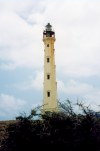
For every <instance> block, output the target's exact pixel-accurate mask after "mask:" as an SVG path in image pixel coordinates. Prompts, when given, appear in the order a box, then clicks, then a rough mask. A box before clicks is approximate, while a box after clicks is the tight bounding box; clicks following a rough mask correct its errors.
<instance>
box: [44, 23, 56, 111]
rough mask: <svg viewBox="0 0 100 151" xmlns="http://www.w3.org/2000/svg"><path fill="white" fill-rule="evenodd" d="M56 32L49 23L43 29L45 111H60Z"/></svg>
mask: <svg viewBox="0 0 100 151" xmlns="http://www.w3.org/2000/svg"><path fill="white" fill-rule="evenodd" d="M55 40H56V39H55V32H54V31H53V30H52V26H51V25H50V23H48V24H47V25H46V26H45V30H44V31H43V42H44V83H43V111H44V112H45V111H50V112H56V111H58V101H57V82H56V65H55V49H54V42H55Z"/></svg>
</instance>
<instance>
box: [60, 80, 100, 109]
mask: <svg viewBox="0 0 100 151" xmlns="http://www.w3.org/2000/svg"><path fill="white" fill-rule="evenodd" d="M58 92H59V93H60V92H62V93H63V94H64V93H65V94H66V95H67V96H69V97H70V96H75V97H76V99H77V98H78V99H79V101H83V102H84V103H85V105H90V106H91V107H92V108H93V109H98V110H100V108H99V105H100V88H97V87H94V86H93V85H92V84H87V83H83V82H78V81H75V80H69V81H68V82H67V83H64V82H62V81H58ZM74 101H75V100H74Z"/></svg>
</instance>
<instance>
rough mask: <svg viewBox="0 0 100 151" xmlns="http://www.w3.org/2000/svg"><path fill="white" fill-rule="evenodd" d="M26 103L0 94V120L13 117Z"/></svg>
mask: <svg viewBox="0 0 100 151" xmlns="http://www.w3.org/2000/svg"><path fill="white" fill-rule="evenodd" d="M25 106H26V101H25V100H22V99H17V98H16V97H14V96H12V95H9V94H3V93H1V94H0V118H5V117H6V118H7V117H9V118H10V117H15V116H17V115H18V114H19V113H20V112H22V110H24V109H25Z"/></svg>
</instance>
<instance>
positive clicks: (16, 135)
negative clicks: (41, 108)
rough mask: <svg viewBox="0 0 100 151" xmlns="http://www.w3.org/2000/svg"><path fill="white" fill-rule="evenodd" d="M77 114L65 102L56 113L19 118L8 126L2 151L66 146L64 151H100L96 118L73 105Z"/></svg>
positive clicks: (98, 116) (99, 124) (98, 118)
mask: <svg viewBox="0 0 100 151" xmlns="http://www.w3.org/2000/svg"><path fill="white" fill-rule="evenodd" d="M77 105H78V106H79V107H80V108H81V110H82V112H81V113H75V111H74V110H73V107H72V105H71V103H70V102H69V101H67V103H66V104H61V103H60V107H61V110H60V112H58V113H55V112H45V113H44V114H39V113H38V111H37V110H32V112H31V114H30V115H29V116H26V115H24V116H19V117H17V118H16V122H15V123H12V124H10V125H9V126H8V127H7V129H6V131H7V138H6V139H5V140H4V141H3V142H2V147H1V150H2V151H25V150H27V151H31V150H32V151H33V150H34V148H35V147H37V148H38V147H43V146H46V145H50V146H51V145H57V146H66V150H67V151H100V114H99V113H97V112H94V111H92V110H90V109H89V108H88V107H84V106H83V105H82V103H77Z"/></svg>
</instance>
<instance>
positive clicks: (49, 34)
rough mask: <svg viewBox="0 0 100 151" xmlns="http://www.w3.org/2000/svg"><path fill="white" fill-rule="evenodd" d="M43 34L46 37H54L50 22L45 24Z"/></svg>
mask: <svg viewBox="0 0 100 151" xmlns="http://www.w3.org/2000/svg"><path fill="white" fill-rule="evenodd" d="M43 36H46V37H54V36H55V32H54V31H53V30H52V26H51V25H50V23H48V24H47V25H46V26H45V30H44V32H43Z"/></svg>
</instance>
